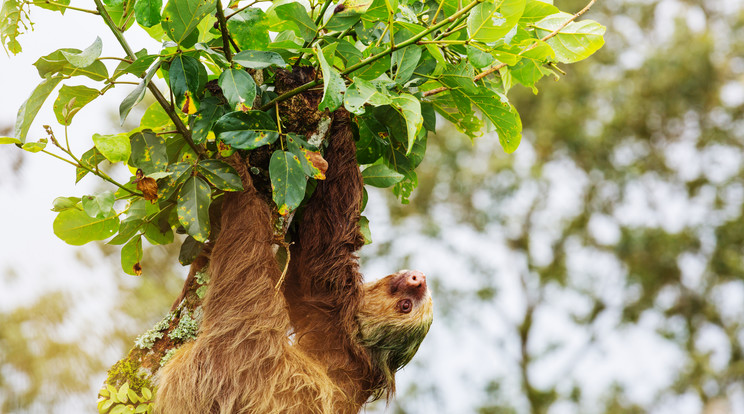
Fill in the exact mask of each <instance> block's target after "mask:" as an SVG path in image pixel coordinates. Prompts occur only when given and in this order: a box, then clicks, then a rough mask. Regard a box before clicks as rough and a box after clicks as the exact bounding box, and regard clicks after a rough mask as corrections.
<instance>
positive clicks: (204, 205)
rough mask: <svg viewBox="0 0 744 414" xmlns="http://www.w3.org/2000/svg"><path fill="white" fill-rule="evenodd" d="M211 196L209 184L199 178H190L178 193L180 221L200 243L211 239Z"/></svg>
mask: <svg viewBox="0 0 744 414" xmlns="http://www.w3.org/2000/svg"><path fill="white" fill-rule="evenodd" d="M211 196H212V190H211V189H210V188H209V184H207V183H206V182H205V181H204V180H203V179H201V178H199V177H189V179H188V180H186V182H185V183H184V184H183V187H181V190H180V191H179V192H178V204H177V206H178V207H177V208H178V210H177V211H178V221H179V222H180V223H181V225H182V226H183V227H184V228H185V229H186V232H187V233H188V234H190V235H191V236H192V237H193V238H194V239H196V241H199V242H205V241H206V240H207V238H209V231H210V227H209V204H210V203H211V202H212V199H211Z"/></svg>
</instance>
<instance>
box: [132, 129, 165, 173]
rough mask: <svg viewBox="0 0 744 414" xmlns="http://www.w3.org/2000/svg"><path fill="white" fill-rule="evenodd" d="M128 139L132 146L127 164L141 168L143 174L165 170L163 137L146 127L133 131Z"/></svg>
mask: <svg viewBox="0 0 744 414" xmlns="http://www.w3.org/2000/svg"><path fill="white" fill-rule="evenodd" d="M129 140H130V144H131V147H132V154H131V156H130V157H129V165H131V166H133V167H135V168H140V169H142V171H143V172H144V173H145V175H150V174H152V173H155V172H158V171H165V169H166V167H168V153H167V152H166V147H165V139H164V138H163V137H161V136H159V135H156V134H155V133H153V132H152V131H151V130H149V129H146V130H144V131H139V132H135V133H134V134H132V135H131V136H130V137H129Z"/></svg>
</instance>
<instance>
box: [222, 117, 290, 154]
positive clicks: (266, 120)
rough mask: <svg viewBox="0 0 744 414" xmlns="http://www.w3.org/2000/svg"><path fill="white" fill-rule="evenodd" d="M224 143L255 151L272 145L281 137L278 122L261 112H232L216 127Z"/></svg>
mask: <svg viewBox="0 0 744 414" xmlns="http://www.w3.org/2000/svg"><path fill="white" fill-rule="evenodd" d="M214 132H215V134H217V137H218V138H219V139H221V140H222V141H223V142H224V143H226V144H228V145H230V146H231V147H233V148H236V149H254V148H258V147H260V146H263V145H266V144H271V143H273V142H274V141H276V139H277V138H278V137H279V132H278V131H277V126H276V122H274V120H273V119H271V117H270V116H269V115H268V114H267V113H266V112H261V111H248V112H240V111H238V112H230V113H228V114H225V115H223V116H222V117H221V118H220V119H218V120H217V123H216V124H215V125H214Z"/></svg>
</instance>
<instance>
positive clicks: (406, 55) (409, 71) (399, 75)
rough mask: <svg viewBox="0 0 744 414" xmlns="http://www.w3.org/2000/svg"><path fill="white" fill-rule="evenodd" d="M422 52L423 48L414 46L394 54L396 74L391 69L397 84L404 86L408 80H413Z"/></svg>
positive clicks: (393, 60) (393, 63)
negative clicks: (412, 76)
mask: <svg viewBox="0 0 744 414" xmlns="http://www.w3.org/2000/svg"><path fill="white" fill-rule="evenodd" d="M421 52H422V48H421V46H414V45H411V46H408V47H404V48H403V49H398V50H396V51H395V52H393V55H392V65H393V66H394V67H395V72H393V71H392V68H391V73H394V75H393V80H394V81H395V82H396V83H397V84H399V85H403V84H404V83H406V82H408V79H411V75H413V71H414V70H415V69H416V66H418V63H419V60H420V59H421Z"/></svg>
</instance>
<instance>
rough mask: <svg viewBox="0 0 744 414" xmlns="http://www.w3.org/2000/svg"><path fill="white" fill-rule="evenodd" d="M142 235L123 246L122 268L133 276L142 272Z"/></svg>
mask: <svg viewBox="0 0 744 414" xmlns="http://www.w3.org/2000/svg"><path fill="white" fill-rule="evenodd" d="M141 260H142V236H137V237H134V238H133V239H132V240H129V242H127V244H125V245H124V246H122V248H121V268H122V270H124V273H126V274H128V275H132V276H139V275H141V274H142V265H140V261H141Z"/></svg>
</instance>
